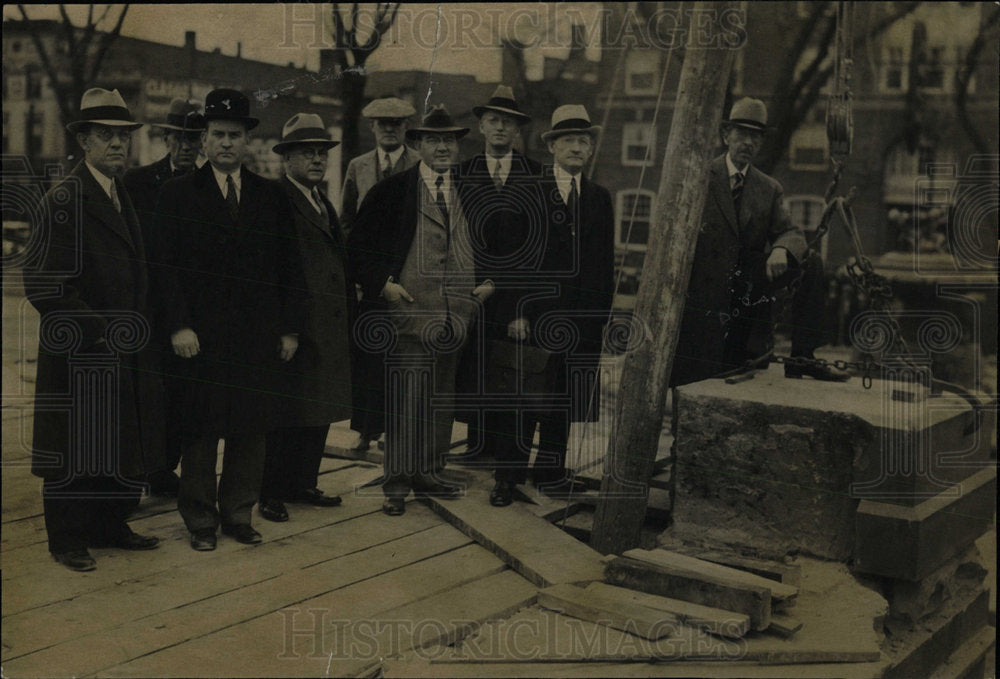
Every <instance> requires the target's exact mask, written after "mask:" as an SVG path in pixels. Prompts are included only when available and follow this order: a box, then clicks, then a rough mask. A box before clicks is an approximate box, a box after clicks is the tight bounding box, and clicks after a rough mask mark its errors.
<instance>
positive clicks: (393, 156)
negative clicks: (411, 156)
mask: <svg viewBox="0 0 1000 679" xmlns="http://www.w3.org/2000/svg"><path fill="white" fill-rule="evenodd" d="M405 152H406V144H400V145H399V146H398V147H396V150H395V151H386V150H385V149H383V148H382V147H381V146H379V147H378V148H377V150H376V153H377V154H378V167H379V169H380V170H382V171H385V169H386V168H385V154H386V153H388V154H389V161H390V163H389V169H390V170H391V169H392V168H394V167H396V163H398V162H399V159H400V158H401V157H402V156H403V154H404V153H405Z"/></svg>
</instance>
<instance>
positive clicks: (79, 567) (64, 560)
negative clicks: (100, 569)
mask: <svg viewBox="0 0 1000 679" xmlns="http://www.w3.org/2000/svg"><path fill="white" fill-rule="evenodd" d="M52 558H53V559H55V560H56V561H58V562H59V563H61V564H62V565H63V566H65V567H66V568H69V569H70V570H74V571H80V572H81V573H84V572H86V571H92V570H94V569H95V568H97V562H96V561H94V557H92V556H91V555H90V552H88V551H87V550H86V549H71V550H70V551H68V552H52Z"/></svg>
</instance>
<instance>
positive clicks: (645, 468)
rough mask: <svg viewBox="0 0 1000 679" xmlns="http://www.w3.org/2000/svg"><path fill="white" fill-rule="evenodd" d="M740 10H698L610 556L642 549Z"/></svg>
mask: <svg viewBox="0 0 1000 679" xmlns="http://www.w3.org/2000/svg"><path fill="white" fill-rule="evenodd" d="M737 7H738V3H736V2H698V3H695V7H694V10H693V12H692V15H691V30H689V31H688V43H687V46H686V48H685V54H684V66H683V68H682V69H681V77H680V84H679V86H678V91H677V103H676V105H675V107H674V115H673V120H672V122H671V125H670V137H669V138H668V139H667V148H666V153H665V154H664V161H663V171H662V172H661V174H660V188H659V192H658V193H657V197H656V205H657V210H656V222H655V224H654V228H653V229H652V233H650V238H649V245H648V248H647V250H646V259H645V262H644V263H643V266H642V282H641V284H640V286H639V291H638V294H637V296H636V306H635V311H634V315H635V317H636V318H637V320H638V321H639V323H641V324H645V325H646V326H647V327H649V328H650V330H651V331H652V336H651V337H649V338H645V341H643V339H642V338H639V339H638V340H637V341H635V342H634V344H630V346H629V352H628V354H627V355H626V357H625V366H624V371H623V373H622V379H621V386H620V388H619V392H618V402H617V403H616V405H615V421H614V427H613V429H612V435H611V440H610V442H609V444H608V453H607V454H608V462H607V465H606V468H605V474H604V478H603V480H602V482H601V498H600V502H599V503H598V505H597V513H596V515H595V517H594V531H593V535H592V538H591V546H592V547H593V548H594V549H596V550H597V551H599V552H602V553H605V554H611V553H615V554H620V553H622V552H623V551H625V550H627V549H632V548H634V547H638V546H639V538H640V530H641V528H642V522H643V519H644V517H645V515H646V500H647V492H648V485H647V482H648V481H649V477H650V474H651V472H652V468H653V461H654V460H655V459H656V451H657V445H658V443H659V440H660V429H661V427H662V425H663V411H664V406H665V404H666V395H667V388H668V385H669V384H670V369H671V366H672V364H673V360H674V351H675V350H676V348H677V336H678V332H679V330H680V322H681V316H682V314H683V312H684V296H685V294H686V293H687V288H688V278H689V277H690V275H691V260H692V258H693V257H694V250H695V245H696V244H697V241H698V227H699V226H700V224H701V212H702V208H703V207H704V205H705V197H706V195H707V191H708V165H709V162H710V160H711V154H712V151H713V149H715V147H716V145H717V144H718V142H719V124H720V122H721V121H722V112H723V111H722V108H723V103H724V100H725V96H726V84H727V83H728V82H729V72H730V70H731V69H732V66H733V60H734V58H735V56H736V50H737V49H739V48H741V47H742V38H743V35H742V34H740V35H739V36H738V37H739V40H737V39H736V37H737V36H735V35H734V32H733V28H732V27H733V18H734V16H735V12H737V11H738V10H737ZM740 24H741V25H743V22H742V21H741V22H740ZM737 42H738V43H739V44H735V43H737ZM633 340H636V338H635V337H633Z"/></svg>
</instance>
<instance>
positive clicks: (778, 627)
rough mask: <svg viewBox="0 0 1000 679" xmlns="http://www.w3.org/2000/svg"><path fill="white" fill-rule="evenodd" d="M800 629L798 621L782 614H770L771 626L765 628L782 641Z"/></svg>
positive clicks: (800, 623) (800, 624)
mask: <svg viewBox="0 0 1000 679" xmlns="http://www.w3.org/2000/svg"><path fill="white" fill-rule="evenodd" d="M800 629H802V622H801V621H800V620H796V619H795V618H793V617H791V616H790V615H785V614H783V613H774V612H773V611H772V612H771V625H770V626H769V627H768V628H767V631H768V632H773V633H775V634H777V635H778V636H779V637H781V638H782V639H788V638H790V637H791V636H792V635H793V634H795V633H796V632H798V631H799V630H800Z"/></svg>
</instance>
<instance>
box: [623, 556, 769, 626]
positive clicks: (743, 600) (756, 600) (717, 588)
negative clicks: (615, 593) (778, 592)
mask: <svg viewBox="0 0 1000 679" xmlns="http://www.w3.org/2000/svg"><path fill="white" fill-rule="evenodd" d="M605 581H606V582H608V583H609V584H612V585H619V586H622V587H628V588H629V589H635V590H639V591H641V592H646V593H647V594H659V595H661V596H668V597H670V598H673V599H681V600H682V601H690V602H692V603H696V604H701V605H703V606H711V607H712V608H721V609H724V610H727V611H735V612H737V613H743V614H745V615H748V616H749V617H750V626H751V627H752V628H753V629H755V630H763V629H767V626H768V625H769V624H771V592H770V590H768V589H766V588H764V587H756V586H753V585H742V584H734V583H732V582H723V581H719V580H717V579H715V578H712V577H710V576H705V575H703V574H701V573H697V572H692V571H690V570H686V569H673V568H670V567H667V566H663V565H660V564H657V563H652V562H649V561H639V560H636V559H632V558H628V557H621V556H619V557H615V558H614V559H612V560H611V561H610V562H609V563H608V566H607V571H606V573H605Z"/></svg>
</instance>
